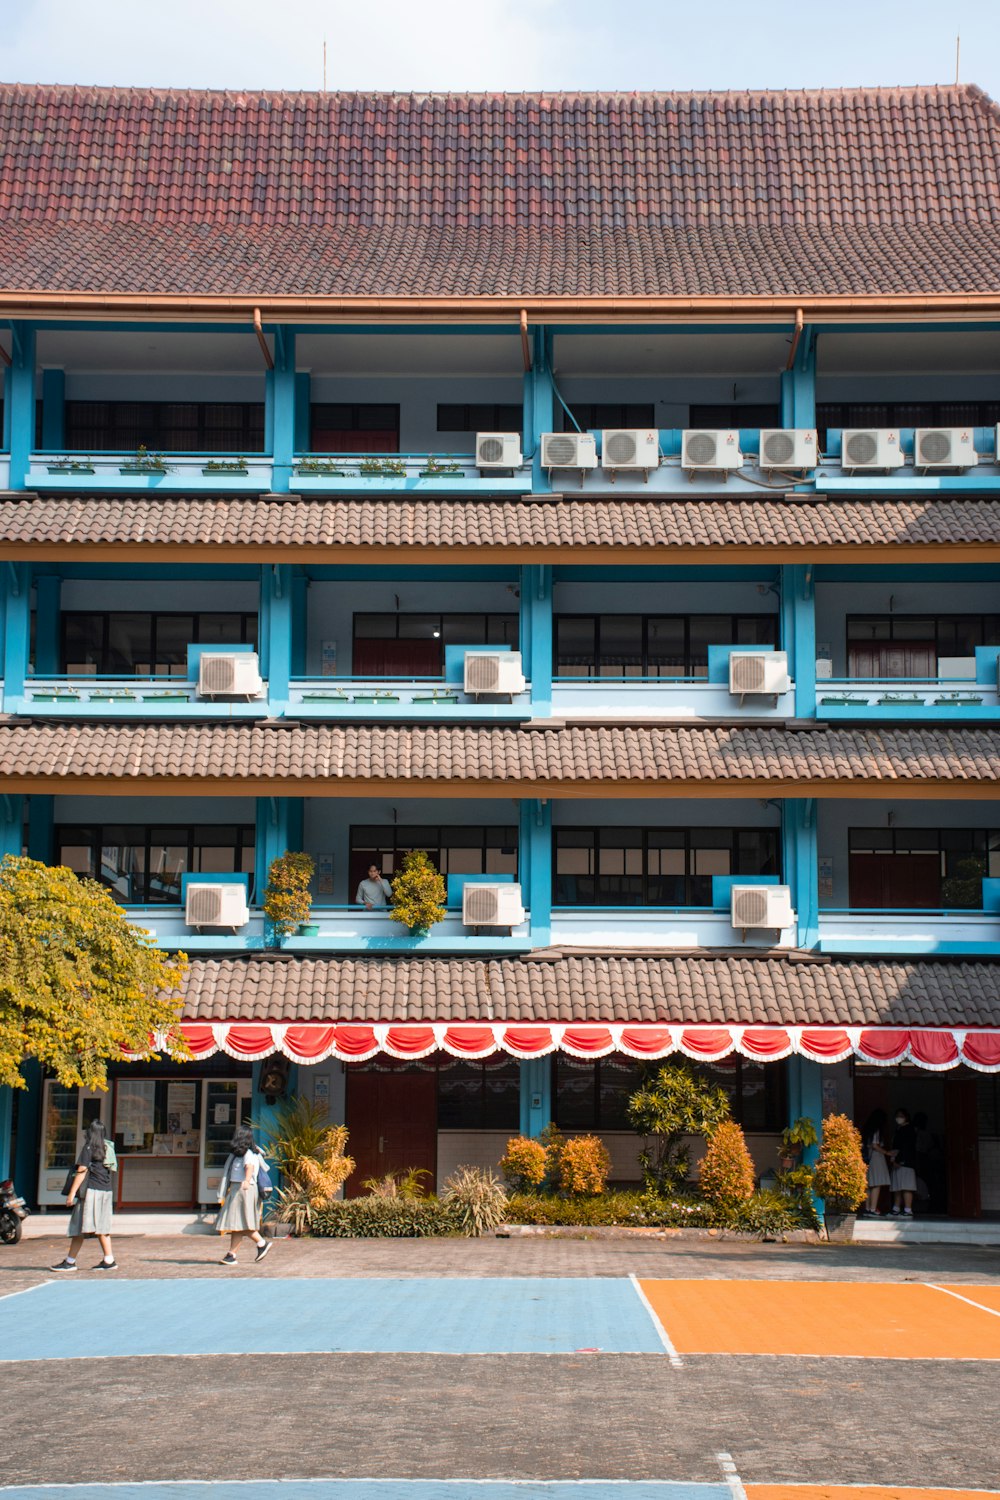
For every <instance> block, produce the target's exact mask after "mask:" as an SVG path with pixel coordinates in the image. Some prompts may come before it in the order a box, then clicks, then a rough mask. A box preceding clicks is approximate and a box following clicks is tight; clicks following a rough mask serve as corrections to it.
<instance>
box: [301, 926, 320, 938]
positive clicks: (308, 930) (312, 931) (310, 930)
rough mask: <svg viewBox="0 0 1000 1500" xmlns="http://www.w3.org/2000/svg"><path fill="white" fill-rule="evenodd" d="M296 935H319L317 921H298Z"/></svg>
mask: <svg viewBox="0 0 1000 1500" xmlns="http://www.w3.org/2000/svg"><path fill="white" fill-rule="evenodd" d="M297 936H298V937H319V923H318V922H300V923H299V930H298V934H297Z"/></svg>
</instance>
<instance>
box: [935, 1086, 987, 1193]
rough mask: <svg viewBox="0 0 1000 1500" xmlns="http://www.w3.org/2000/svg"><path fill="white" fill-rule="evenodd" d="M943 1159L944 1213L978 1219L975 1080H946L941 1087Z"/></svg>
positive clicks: (977, 1116) (977, 1141)
mask: <svg viewBox="0 0 1000 1500" xmlns="http://www.w3.org/2000/svg"><path fill="white" fill-rule="evenodd" d="M944 1128H945V1157H946V1160H947V1164H948V1212H949V1214H950V1215H951V1216H952V1218H955V1219H978V1218H979V1212H980V1207H979V1114H978V1111H977V1109H976V1080H975V1079H974V1078H949V1079H947V1080H946V1082H945V1086H944Z"/></svg>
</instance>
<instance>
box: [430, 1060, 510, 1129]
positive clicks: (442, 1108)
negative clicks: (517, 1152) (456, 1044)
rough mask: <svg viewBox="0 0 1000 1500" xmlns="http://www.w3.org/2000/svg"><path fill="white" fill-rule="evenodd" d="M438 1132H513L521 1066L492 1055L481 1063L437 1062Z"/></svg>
mask: <svg viewBox="0 0 1000 1500" xmlns="http://www.w3.org/2000/svg"><path fill="white" fill-rule="evenodd" d="M437 1068H438V1080H437V1083H438V1093H437V1123H438V1129H439V1130H517V1129H518V1127H519V1125H520V1120H521V1065H520V1063H519V1062H518V1061H517V1059H516V1058H513V1057H507V1056H505V1055H502V1054H499V1053H498V1054H496V1055H494V1056H493V1057H488V1058H486V1059H485V1061H483V1062H461V1061H460V1060H459V1059H457V1058H449V1057H441V1058H439V1059H438V1065H437Z"/></svg>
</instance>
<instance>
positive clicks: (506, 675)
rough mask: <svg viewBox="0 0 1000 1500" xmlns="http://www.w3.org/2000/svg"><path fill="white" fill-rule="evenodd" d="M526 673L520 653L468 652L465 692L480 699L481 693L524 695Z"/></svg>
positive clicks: (466, 656) (466, 655)
mask: <svg viewBox="0 0 1000 1500" xmlns="http://www.w3.org/2000/svg"><path fill="white" fill-rule="evenodd" d="M525 686H526V684H525V681H524V672H523V670H522V667H521V653H520V651H467V652H466V653H465V691H466V692H467V693H468V694H469V695H470V697H473V698H478V697H479V695H480V694H481V693H509V694H510V696H511V698H513V696H514V694H515V693H523V692H524V689H525Z"/></svg>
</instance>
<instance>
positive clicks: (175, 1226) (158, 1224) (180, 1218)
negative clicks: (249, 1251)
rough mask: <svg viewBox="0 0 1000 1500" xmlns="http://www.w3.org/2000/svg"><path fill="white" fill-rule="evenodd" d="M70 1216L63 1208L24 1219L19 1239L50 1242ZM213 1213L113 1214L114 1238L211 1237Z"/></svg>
mask: <svg viewBox="0 0 1000 1500" xmlns="http://www.w3.org/2000/svg"><path fill="white" fill-rule="evenodd" d="M68 1223H69V1214H68V1213H67V1211H66V1210H65V1209H64V1208H56V1209H50V1210H49V1211H48V1213H44V1214H41V1213H38V1212H35V1213H33V1214H32V1215H31V1217H30V1218H29V1219H25V1221H24V1225H23V1229H22V1236H21V1237H22V1239H26V1240H41V1239H51V1238H52V1237H53V1236H55V1235H63V1236H65V1234H66V1226H67V1224H68ZM214 1224H215V1214H214V1213H205V1214H202V1213H194V1212H186V1213H160V1214H158V1213H124V1212H123V1213H116V1214H115V1216H114V1220H113V1222H112V1225H111V1234H112V1237H113V1238H114V1239H116V1240H117V1239H123V1238H128V1237H130V1236H132V1235H140V1234H143V1235H171V1234H200V1235H204V1234H214V1233H215V1229H214V1227H213V1226H214Z"/></svg>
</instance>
